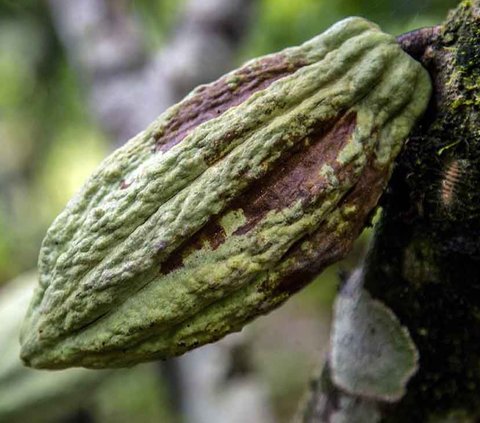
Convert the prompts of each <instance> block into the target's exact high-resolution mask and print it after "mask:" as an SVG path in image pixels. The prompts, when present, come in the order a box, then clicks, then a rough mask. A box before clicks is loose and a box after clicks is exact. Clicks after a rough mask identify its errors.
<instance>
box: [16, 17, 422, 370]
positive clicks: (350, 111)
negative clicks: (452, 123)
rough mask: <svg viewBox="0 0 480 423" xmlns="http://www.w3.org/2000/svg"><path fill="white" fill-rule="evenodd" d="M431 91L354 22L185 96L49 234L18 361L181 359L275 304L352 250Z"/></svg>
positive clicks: (109, 165)
mask: <svg viewBox="0 0 480 423" xmlns="http://www.w3.org/2000/svg"><path fill="white" fill-rule="evenodd" d="M430 89H431V87H430V80H429V77H428V74H427V72H426V71H425V70H424V69H423V68H422V67H421V65H420V64H418V63H417V62H415V61H414V60H413V59H411V58H410V57H409V56H408V55H407V54H406V53H404V52H403V51H402V50H401V48H400V47H399V46H398V44H397V43H396V41H395V39H394V38H393V37H392V36H390V35H387V34H385V33H382V32H381V31H380V30H379V29H378V27H377V26H376V25H374V24H372V23H370V22H368V21H366V20H364V19H361V18H349V19H346V20H344V21H341V22H339V23H337V24H336V25H334V26H333V27H331V28H330V29H329V30H327V31H326V32H324V33H323V34H321V35H319V36H317V37H315V38H313V39H312V40H310V41H308V42H306V43H305V44H303V45H301V46H299V47H293V48H288V49H286V50H283V51H281V52H279V53H275V54H272V55H268V56H265V57H261V58H258V59H255V60H253V61H251V62H249V63H247V64H246V65H244V66H243V67H241V68H239V69H237V70H235V71H233V72H231V73H229V74H227V75H225V76H224V77H222V78H220V79H219V80H217V81H216V82H213V83H211V84H209V85H204V86H200V87H198V88H197V89H195V90H194V91H193V92H192V93H191V94H189V95H188V96H187V97H186V98H185V99H184V100H183V101H181V102H180V103H178V104H176V105H175V106H173V107H171V108H170V109H169V110H167V111H166V112H165V113H163V114H162V115H161V116H160V117H159V118H158V119H157V120H156V121H155V122H154V123H153V124H152V125H151V126H150V127H149V128H148V129H147V130H145V131H144V132H142V133H140V134H139V135H137V136H136V137H135V138H133V139H132V140H130V141H129V142H128V143H127V144H126V145H125V146H124V147H122V148H120V149H119V150H117V151H116V152H114V153H113V154H112V155H111V156H110V157H108V158H107V159H106V160H105V161H104V162H103V163H102V164H101V166H100V167H99V169H98V170H97V171H96V172H95V173H94V174H93V175H92V176H91V177H90V179H89V180H88V181H87V182H86V184H85V186H84V187H83V189H82V191H81V192H80V193H79V194H77V195H76V197H75V198H73V199H72V200H71V201H70V203H69V204H68V205H67V207H66V209H65V210H64V211H63V212H62V213H61V214H60V216H58V218H57V219H56V220H55V222H54V223H53V224H52V226H51V228H50V229H49V231H48V233H47V235H46V238H45V240H44V242H43V245H42V249H41V252H40V258H39V271H40V277H39V279H40V283H39V286H38V288H37V290H36V293H35V295H34V298H33V300H32V303H31V306H30V309H29V312H28V315H27V318H26V322H25V325H24V330H23V336H22V358H23V360H24V361H25V363H26V364H27V365H30V366H34V367H39V368H42V367H46V368H62V367H68V366H86V367H96V368H101V367H114V366H127V365H132V364H135V363H137V362H141V361H147V360H153V359H159V358H166V357H170V356H175V355H179V354H182V353H184V352H185V351H187V350H190V349H192V348H194V347H196V346H199V345H202V344H205V343H208V342H212V341H214V340H217V339H219V338H221V337H222V336H224V335H225V334H228V333H230V332H232V331H236V330H239V329H241V328H242V326H243V325H244V324H246V323H247V322H248V321H250V320H252V319H253V318H254V317H256V316H258V315H260V314H263V313H266V312H268V311H270V310H271V309H273V308H274V307H276V306H278V305H279V304H280V303H282V302H283V301H285V300H286V299H287V298H288V297H289V296H290V295H291V294H292V293H294V292H296V291H297V290H298V289H300V288H301V287H303V286H304V285H305V284H306V283H308V282H309V281H310V280H311V279H312V278H313V277H314V276H315V275H317V274H318V273H319V272H320V271H321V270H322V269H323V268H324V267H326V266H327V265H329V264H330V263H332V262H334V261H336V260H338V259H340V258H342V257H343V256H344V255H345V254H346V253H347V252H348V251H349V250H350V248H351V245H352V243H353V241H354V240H355V239H356V237H357V236H358V234H359V233H360V232H361V230H362V228H363V227H364V225H365V224H366V221H367V218H368V216H369V214H370V213H371V211H372V209H373V208H374V207H375V206H376V204H377V201H378V198H379V197H380V195H381V193H382V190H383V189H384V187H385V184H386V182H387V180H388V178H389V176H390V173H391V170H392V166H393V162H394V159H395V157H396V155H397V154H398V153H399V151H400V149H401V147H402V144H403V142H404V140H405V138H406V136H407V135H408V133H409V131H410V130H411V128H412V126H413V125H414V124H415V122H416V120H417V118H418V117H419V116H420V115H421V114H422V113H423V111H424V109H425V108H426V106H427V103H428V100H429V97H430Z"/></svg>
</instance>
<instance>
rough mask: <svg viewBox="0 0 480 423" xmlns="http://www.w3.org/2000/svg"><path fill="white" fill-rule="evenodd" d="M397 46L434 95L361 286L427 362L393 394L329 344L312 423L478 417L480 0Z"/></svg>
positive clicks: (388, 199) (391, 193)
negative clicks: (348, 386) (344, 375)
mask: <svg viewBox="0 0 480 423" xmlns="http://www.w3.org/2000/svg"><path fill="white" fill-rule="evenodd" d="M399 42H400V43H401V44H402V46H403V47H404V48H405V50H406V51H407V52H409V53H410V54H412V55H413V56H414V57H416V58H417V59H418V60H420V61H421V62H422V63H423V64H424V66H425V67H426V68H427V69H428V70H429V72H430V74H431V76H432V79H433V82H434V97H433V99H432V101H431V104H430V107H429V109H428V112H427V114H426V115H425V117H424V119H423V121H422V122H421V123H420V124H419V125H418V127H417V128H416V130H415V131H414V133H413V134H412V135H411V137H410V139H409V141H408V142H407V144H406V146H405V148H404V151H403V153H402V155H401V156H400V158H399V160H398V164H397V167H396V169H395V171H394V174H393V177H392V179H391V181H390V184H389V188H388V189H387V191H386V193H385V195H384V197H383V199H382V207H383V214H382V218H381V221H380V223H379V224H378V226H377V228H376V235H375V238H374V241H373V245H372V247H371V250H370V253H369V256H368V258H367V259H366V262H365V264H364V267H363V275H362V282H363V288H364V289H365V290H366V291H367V292H368V293H369V295H371V297H373V298H374V299H376V300H378V301H380V302H381V303H383V304H384V305H385V306H386V307H387V308H388V309H390V310H391V311H393V313H394V314H395V316H396V317H397V318H398V320H399V322H400V323H401V325H403V326H404V327H406V328H407V329H408V333H409V334H410V336H411V339H412V340H413V343H414V345H415V346H416V349H417V350H418V354H419V362H418V370H417V371H416V373H415V375H414V376H413V377H412V378H411V379H410V381H409V382H408V385H406V393H405V394H404V395H403V396H402V397H401V398H400V399H399V400H395V401H388V400H385V398H379V397H375V396H372V395H369V394H368V393H362V392H361V391H359V392H354V393H352V392H346V390H345V389H342V388H339V386H338V384H336V383H335V382H334V381H335V377H334V376H335V375H332V372H333V371H336V370H335V369H334V370H332V352H331V353H330V356H329V362H328V364H327V366H326V367H325V369H324V371H323V373H322V376H321V378H320V379H319V380H317V381H315V382H314V383H313V385H312V390H311V394H310V398H309V400H308V403H307V406H306V408H305V409H304V411H303V413H302V416H301V418H300V419H301V420H302V421H304V422H331V421H349V422H375V421H382V422H407V421H408V422H444V421H445V422H446V421H449V422H476V421H478V420H479V418H480V382H479V381H480V366H479V363H480V342H479V341H480V301H479V299H480V272H479V269H480V218H479V211H480V192H479V189H478V187H479V183H480V168H479V164H480V127H479V124H478V122H479V118H480V116H479V112H480V2H479V1H478V0H477V1H464V2H462V3H461V4H460V5H459V6H458V8H457V9H456V10H455V11H453V12H451V14H450V15H449V17H448V18H447V20H446V22H445V23H444V24H443V25H442V26H441V27H438V28H435V29H428V30H425V31H419V32H417V33H411V34H406V35H405V36H402V37H399ZM353 277H354V275H352V278H353ZM350 279H351V278H350ZM350 283H351V281H347V283H346V285H347V287H348V285H349V284H350ZM344 291H345V288H344V289H342V293H341V294H340V297H339V298H341V297H342V295H344V294H343V292H344ZM338 304H339V300H337V310H336V313H337V314H338ZM334 330H335V322H334ZM382 359H383V358H382Z"/></svg>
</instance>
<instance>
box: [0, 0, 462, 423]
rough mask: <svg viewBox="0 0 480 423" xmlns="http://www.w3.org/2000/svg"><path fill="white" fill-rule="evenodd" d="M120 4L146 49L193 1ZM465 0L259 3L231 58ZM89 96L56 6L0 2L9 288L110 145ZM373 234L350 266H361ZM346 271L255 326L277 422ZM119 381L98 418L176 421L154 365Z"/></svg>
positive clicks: (0, 217) (434, 17)
mask: <svg viewBox="0 0 480 423" xmlns="http://www.w3.org/2000/svg"><path fill="white" fill-rule="evenodd" d="M78 1H82V0H78ZM225 1H229V0H225ZM123 3H124V4H126V6H127V8H128V12H129V13H130V14H132V15H133V16H134V17H135V19H136V20H138V21H139V22H140V25H139V28H141V31H142V34H141V35H142V37H143V39H144V42H145V45H146V48H147V49H148V50H150V51H152V52H153V51H157V50H159V49H162V48H163V47H164V46H165V45H166V44H168V42H169V39H170V36H171V34H172V33H174V32H175V30H176V22H177V21H178V19H179V16H180V15H181V13H182V10H183V7H184V2H183V1H179V0H131V1H126V2H123ZM456 4H457V1H455V0H424V1H416V0H403V1H395V0H373V1H367V0H337V1H332V0H296V1H292V0H259V1H257V2H256V4H255V11H254V13H253V14H252V16H251V18H250V20H251V24H250V25H249V26H248V28H246V34H245V38H244V39H243V41H242V43H241V45H240V46H239V48H238V49H237V52H236V54H235V60H234V61H235V64H236V65H239V64H241V63H242V62H244V61H245V60H248V59H250V58H252V57H255V56H258V55H262V54H266V53H269V52H273V51H276V50H278V49H281V48H284V47H286V46H289V45H294V44H298V43H301V42H302V41H304V40H306V39H308V38H311V37H312V36H314V35H316V34H318V33H320V32H322V31H323V30H324V29H326V28H327V27H328V26H329V25H331V24H332V23H334V22H336V21H338V20H340V19H341V18H344V17H346V16H350V15H358V16H363V17H366V18H369V19H371V20H373V21H375V22H377V23H378V24H379V25H380V26H381V27H382V28H383V29H384V30H385V31H387V32H390V33H393V34H400V33H402V32H406V31H409V30H412V29H414V28H418V27H422V26H429V25H433V24H436V23H439V22H441V21H442V20H443V18H444V16H445V15H446V13H447V11H448V9H449V8H451V7H453V6H455V5H456ZM87 95H88V90H86V89H84V85H83V83H82V78H81V77H80V76H79V75H78V72H76V71H75V69H74V67H73V66H72V64H71V62H70V61H69V60H68V54H67V52H66V51H65V49H64V47H63V44H62V43H61V42H60V40H59V36H58V34H57V32H56V29H55V26H54V24H53V22H52V18H51V13H50V10H49V6H48V3H47V2H46V1H34V0H23V1H22V0H20V1H17V0H10V1H8V0H0V285H1V284H2V283H5V282H7V281H8V280H10V279H12V278H13V277H15V276H17V275H19V274H20V273H22V272H24V271H28V270H31V269H33V268H34V267H35V265H36V259H37V254H38V250H39V247H40V243H41V240H42V237H43V235H44V233H45V231H46V229H47V228H48V226H49V224H50V223H51V221H52V219H53V218H54V217H55V216H56V215H57V214H58V212H59V211H60V210H61V209H62V208H63V207H64V205H65V203H66V201H67V200H68V199H69V198H70V197H71V196H72V194H73V193H74V192H75V191H76V190H77V189H78V188H79V187H80V186H81V184H82V182H83V181H84V180H85V178H86V177H87V176H88V175H89V174H90V173H91V171H92V170H93V169H94V168H95V166H96V165H97V164H98V163H99V162H100V160H102V158H104V157H105V156H106V155H107V154H108V153H109V151H111V150H112V149H113V142H112V139H111V138H110V137H109V135H108V134H107V133H106V132H105V131H104V130H103V129H102V127H101V125H100V124H99V122H98V121H97V120H96V119H95V115H94V113H92V111H91V110H90V109H91V108H90V107H89V104H88V99H87ZM367 238H368V235H366V236H364V237H363V239H362V241H361V243H360V247H359V248H358V252H357V254H356V255H354V256H353V257H352V258H350V260H349V262H347V263H344V264H342V265H341V267H343V268H349V267H352V266H354V265H355V260H356V257H358V256H359V255H361V251H362V245H364V244H365V242H366V239H367ZM337 270H338V268H336V269H333V270H329V271H327V272H326V273H325V275H323V276H322V277H321V278H320V279H321V280H318V281H316V283H314V284H312V285H310V286H309V287H308V288H307V289H305V290H304V291H303V292H302V293H300V294H299V295H297V296H296V297H295V298H294V299H292V300H291V301H289V302H288V303H287V304H286V305H285V306H284V307H283V308H282V309H281V310H280V311H278V312H275V313H273V314H272V315H271V316H269V317H268V318H266V319H260V321H259V322H256V323H255V324H254V325H253V328H252V329H251V337H252V339H253V341H252V343H253V345H254V347H253V357H254V364H255V371H256V372H258V374H259V375H260V377H261V379H262V381H263V382H264V383H265V384H266V385H267V392H269V399H270V400H271V404H272V408H273V413H274V415H275V421H286V420H288V418H289V417H290V416H291V415H292V413H293V412H294V411H295V407H296V405H297V403H298V400H299V397H300V396H301V395H302V391H303V389H304V388H305V387H306V380H307V379H308V377H309V375H310V374H311V372H312V369H313V368H314V367H315V365H317V364H318V363H319V362H320V359H321V357H320V353H319V351H320V350H321V348H322V345H321V343H323V342H325V339H326V338H325V337H326V333H327V331H328V329H327V328H328V316H329V308H330V305H331V301H332V299H333V296H334V292H335V289H336V283H337V282H336V281H337ZM0 295H1V291H0ZM302 331H303V332H302ZM320 331H321V332H322V334H320ZM317 332H318V333H319V336H318V339H315V334H316V333H317ZM312 338H313V339H312ZM0 342H2V340H0ZM118 377H120V376H118ZM121 377H122V382H121V383H120V384H119V383H118V381H117V382H115V380H111V381H109V382H108V383H106V384H105V385H104V387H103V388H102V390H100V391H99V392H98V393H97V394H96V399H94V400H93V403H92V404H93V405H92V410H94V411H93V413H94V415H95V416H96V419H97V420H98V421H102V422H103V421H108V422H110V421H112V422H113V421H116V422H122V421H125V422H127V421H132V420H135V416H138V415H139V414H138V413H141V414H142V416H144V417H142V418H141V419H139V420H137V421H146V422H147V421H166V422H168V421H171V420H170V419H171V418H172V417H168V414H169V412H168V407H169V401H168V400H167V399H166V398H167V397H168V396H167V395H166V394H165V393H164V392H163V391H164V386H163V385H162V382H161V380H160V379H159V378H157V377H156V376H155V375H152V372H150V371H148V370H146V368H145V367H139V368H138V369H137V370H135V371H133V372H131V373H129V374H128V375H127V376H125V375H124V376H121ZM139 386H142V389H141V390H139V388H138V387H139ZM162 392H163V394H162ZM162 398H163V403H162V402H161V401H162ZM172 421H173V420H172Z"/></svg>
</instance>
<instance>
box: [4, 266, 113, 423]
mask: <svg viewBox="0 0 480 423" xmlns="http://www.w3.org/2000/svg"><path fill="white" fill-rule="evenodd" d="M36 282H37V275H36V273H34V272H32V273H27V274H23V275H21V276H19V277H17V278H15V279H14V280H12V281H10V282H9V283H7V284H6V285H4V286H2V287H1V288H0V321H1V322H2V324H1V325H0V357H1V360H0V422H8V423H25V422H38V423H41V422H53V421H57V420H58V419H61V418H62V417H65V415H66V414H68V413H71V412H75V411H76V410H77V409H78V407H79V404H80V403H81V401H82V400H87V399H88V395H89V394H92V393H93V392H95V388H96V387H97V386H99V385H100V384H101V383H102V382H103V381H104V380H105V379H107V378H108V377H109V376H110V375H111V374H112V371H108V370H104V371H94V370H86V369H68V370H63V371H60V372H46V371H39V370H34V369H29V368H27V367H25V366H24V365H23V363H22V361H21V360H20V357H19V354H20V344H19V342H18V337H19V335H20V327H21V325H22V320H23V317H24V314H25V312H26V310H27V307H28V303H29V302H30V299H31V297H32V293H33V290H34V288H35V286H36ZM58 421H60V420H58Z"/></svg>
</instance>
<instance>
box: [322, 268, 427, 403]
mask: <svg viewBox="0 0 480 423" xmlns="http://www.w3.org/2000/svg"><path fill="white" fill-rule="evenodd" d="M362 279H363V276H362V273H361V271H360V270H357V271H356V272H355V273H354V274H353V275H352V276H351V277H350V278H349V280H348V281H347V283H346V285H345V286H344V287H343V289H342V291H341V293H340V295H339V296H338V298H337V300H336V302H335V311H334V317H333V327H332V335H331V351H330V360H329V363H330V369H331V377H332V381H333V383H334V384H335V385H336V386H337V387H338V388H339V389H341V390H343V391H345V392H347V393H349V394H352V395H356V396H359V397H364V398H371V399H375V400H379V401H386V402H395V401H398V400H399V399H400V398H401V397H402V396H403V395H404V393H405V389H406V385H407V383H408V381H409V380H410V378H411V377H412V376H413V374H414V373H415V372H416V371H417V367H418V352H417V349H416V347H415V344H414V343H413V341H412V339H411V337H410V335H409V333H408V331H407V329H406V328H405V327H403V326H402V325H401V323H400V322H399V321H398V319H397V318H396V317H395V315H394V314H393V312H392V311H391V310H390V309H389V308H388V307H387V306H386V305H384V304H383V303H381V302H379V301H377V300H374V299H372V298H371V296H370V295H369V294H368V292H367V291H365V290H364V289H363V287H362Z"/></svg>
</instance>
